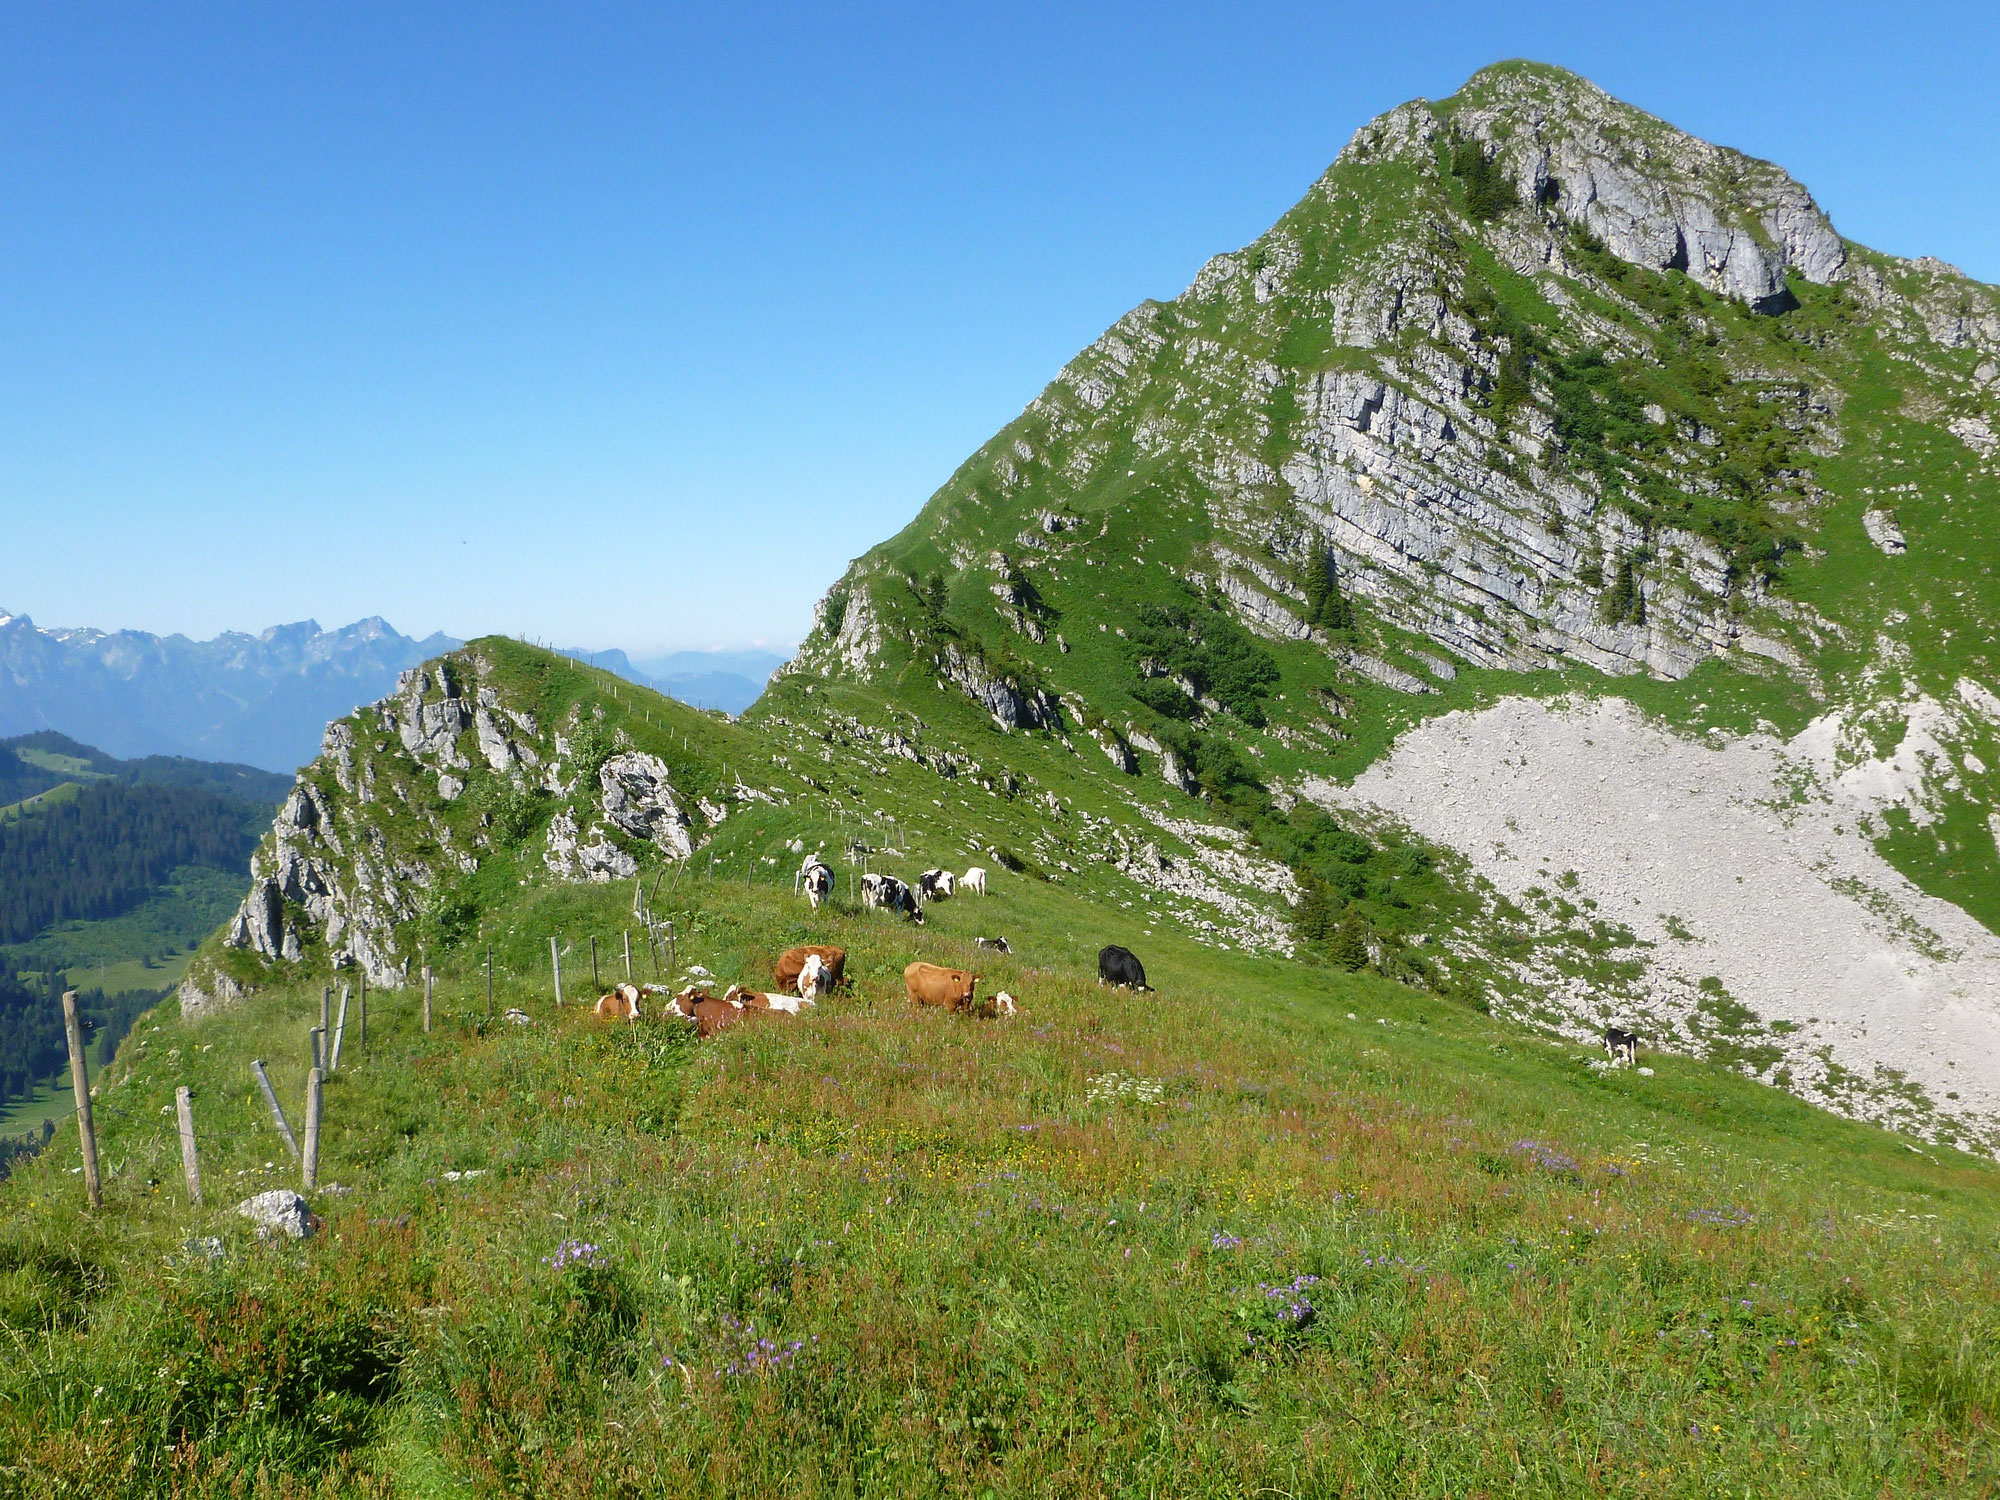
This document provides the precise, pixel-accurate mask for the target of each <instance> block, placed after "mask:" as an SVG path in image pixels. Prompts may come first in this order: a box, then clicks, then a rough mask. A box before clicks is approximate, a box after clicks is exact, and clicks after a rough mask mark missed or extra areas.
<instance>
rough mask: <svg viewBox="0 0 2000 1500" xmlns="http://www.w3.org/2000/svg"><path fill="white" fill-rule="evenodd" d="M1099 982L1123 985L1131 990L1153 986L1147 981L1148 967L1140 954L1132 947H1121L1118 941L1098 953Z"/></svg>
mask: <svg viewBox="0 0 2000 1500" xmlns="http://www.w3.org/2000/svg"><path fill="white" fill-rule="evenodd" d="M1097 982H1098V983H1099V984H1115V985H1121V986H1123V987H1124V988H1126V989H1129V990H1144V989H1150V988H1152V986H1151V985H1149V984H1147V983H1146V967H1145V965H1144V964H1142V963H1140V962H1139V958H1138V955H1137V954H1135V953H1133V951H1132V950H1131V949H1130V948H1121V947H1119V946H1118V945H1117V944H1116V943H1113V944H1111V945H1110V946H1109V947H1107V948H1104V949H1103V950H1101V951H1100V952H1099V953H1098V955H1097Z"/></svg>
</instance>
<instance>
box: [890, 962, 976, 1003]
mask: <svg viewBox="0 0 2000 1500" xmlns="http://www.w3.org/2000/svg"><path fill="white" fill-rule="evenodd" d="M978 983H979V976H978V975H977V974H968V973H966V971H965V970H963V969H943V968H939V967H938V966H937V965H936V964H927V963H922V962H918V963H913V964H911V965H910V966H909V967H908V968H906V969H905V970H903V988H904V989H906V990H908V991H909V992H910V1003H911V1004H912V1005H935V1006H937V1007H939V1008H940V1009H942V1010H970V1009H972V1006H973V999H972V989H973V986H974V985H976V984H978Z"/></svg>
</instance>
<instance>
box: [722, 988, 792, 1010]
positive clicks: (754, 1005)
mask: <svg viewBox="0 0 2000 1500" xmlns="http://www.w3.org/2000/svg"><path fill="white" fill-rule="evenodd" d="M722 998H723V999H724V1000H726V1001H729V1002H731V1003H733V1004H736V1005H739V1006H741V1007H742V1008H743V1009H744V1010H761V1011H769V1012H771V1013H773V1014H776V1015H782V1016H795V1015H797V1014H798V1013H799V1012H800V1010H802V1009H803V1008H804V1007H806V1006H808V1005H811V1004H812V1003H813V1002H812V1001H811V1000H810V999H807V998H806V997H805V996H803V995H773V994H771V993H770V992H769V991H766V990H746V989H744V988H743V987H742V986H741V985H738V984H732V985H731V986H730V987H729V989H728V991H727V993H725V994H724V995H723V997H722Z"/></svg>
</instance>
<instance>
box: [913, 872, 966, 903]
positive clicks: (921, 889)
mask: <svg viewBox="0 0 2000 1500" xmlns="http://www.w3.org/2000/svg"><path fill="white" fill-rule="evenodd" d="M957 889H958V877H956V876H955V875H953V874H952V873H951V871H949V870H926V871H924V873H923V874H921V875H919V876H918V877H917V899H918V900H919V901H949V900H950V899H951V898H952V896H953V895H954V894H956V893H957Z"/></svg>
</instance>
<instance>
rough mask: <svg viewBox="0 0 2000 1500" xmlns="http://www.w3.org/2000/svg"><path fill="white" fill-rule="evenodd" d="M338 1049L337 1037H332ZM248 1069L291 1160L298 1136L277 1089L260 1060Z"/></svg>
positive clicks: (297, 1147)
mask: <svg viewBox="0 0 2000 1500" xmlns="http://www.w3.org/2000/svg"><path fill="white" fill-rule="evenodd" d="M334 1041H335V1049H336V1050H338V1043H339V1038H338V1037H337V1036H336V1037H335V1038H334ZM250 1071H251V1072H252V1073H254V1074H256V1075H257V1087H258V1088H260V1089H262V1090H263V1091H264V1102H265V1103H266V1104H268V1105H270V1106H271V1122H272V1123H273V1124H274V1125H276V1126H277V1127H278V1134H279V1135H281V1136H283V1137H284V1138H285V1149H286V1150H287V1151H289V1152H291V1153H292V1160H294V1161H297V1160H298V1156H299V1141H298V1137H297V1136H295V1135H293V1134H292V1122H291V1121H290V1120H287V1119H286V1118H285V1107H284V1106H283V1105H282V1104H280V1103H279V1102H278V1091H277V1090H276V1089H274V1088H272V1087H271V1075H270V1074H269V1073H266V1072H265V1071H264V1064H263V1063H262V1062H261V1061H253V1062H252V1063H251V1064H250Z"/></svg>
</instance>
